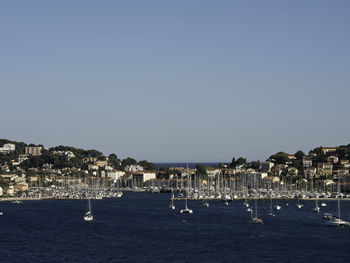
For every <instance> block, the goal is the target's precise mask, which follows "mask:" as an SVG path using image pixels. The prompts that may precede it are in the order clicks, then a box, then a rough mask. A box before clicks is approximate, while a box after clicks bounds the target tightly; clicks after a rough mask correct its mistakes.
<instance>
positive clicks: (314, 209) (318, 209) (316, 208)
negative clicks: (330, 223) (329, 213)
mask: <svg viewBox="0 0 350 263" xmlns="http://www.w3.org/2000/svg"><path fill="white" fill-rule="evenodd" d="M312 211H313V212H314V213H319V212H320V207H319V206H316V207H314V208H313V209H312Z"/></svg>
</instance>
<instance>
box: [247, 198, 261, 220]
mask: <svg viewBox="0 0 350 263" xmlns="http://www.w3.org/2000/svg"><path fill="white" fill-rule="evenodd" d="M250 216H251V220H250V221H249V223H251V224H264V222H263V221H262V219H261V218H258V202H257V199H255V217H253V211H251V213H250Z"/></svg>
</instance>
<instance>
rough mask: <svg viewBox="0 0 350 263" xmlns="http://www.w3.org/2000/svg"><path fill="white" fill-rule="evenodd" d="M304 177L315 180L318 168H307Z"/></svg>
mask: <svg viewBox="0 0 350 263" xmlns="http://www.w3.org/2000/svg"><path fill="white" fill-rule="evenodd" d="M304 176H305V177H306V178H314V177H315V176H316V168H315V167H306V168H305V169H304Z"/></svg>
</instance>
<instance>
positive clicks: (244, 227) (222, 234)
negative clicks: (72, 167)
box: [0, 192, 350, 263]
mask: <svg viewBox="0 0 350 263" xmlns="http://www.w3.org/2000/svg"><path fill="white" fill-rule="evenodd" d="M168 200H169V194H159V195H154V194H150V193H133V192H125V194H124V196H123V197H122V198H119V199H105V200H98V201H97V200H96V201H94V200H93V201H92V207H93V213H94V215H95V218H96V220H95V221H93V222H85V221H83V214H84V212H85V211H86V208H87V202H86V201H25V202H24V203H23V204H21V205H15V204H12V203H9V202H0V210H1V211H4V215H3V216H0V262H191V263H193V262H310V261H314V262H317V261H320V262H349V256H350V229H349V228H332V227H326V226H323V225H322V223H323V221H322V219H321V214H314V213H312V212H311V211H310V210H311V208H312V207H313V206H314V202H312V201H309V202H305V206H304V208H303V209H297V208H296V205H295V202H291V201H288V203H289V206H286V203H287V202H286V201H283V202H280V204H282V210H281V211H275V213H276V217H273V218H272V217H268V216H267V214H268V212H269V201H259V203H258V207H259V215H260V217H261V218H262V219H263V220H264V225H252V224H248V223H247V222H248V219H249V214H248V213H247V212H245V208H244V207H243V205H242V201H234V202H233V203H230V205H229V206H225V205H224V204H223V203H222V202H219V201H217V202H211V203H210V205H211V206H210V207H209V208H205V207H202V206H201V202H199V201H190V202H189V207H190V208H192V209H193V210H194V213H193V214H192V215H182V214H180V213H179V209H182V208H183V206H184V202H183V201H178V202H176V203H175V205H176V210H175V211H171V210H169V208H168V204H169V203H168ZM327 204H328V206H327V207H326V208H325V209H323V210H324V211H322V212H333V211H335V209H336V202H335V201H328V202H327ZM342 208H343V211H344V213H343V217H344V218H345V219H350V201H343V202H342ZM321 209H322V208H321Z"/></svg>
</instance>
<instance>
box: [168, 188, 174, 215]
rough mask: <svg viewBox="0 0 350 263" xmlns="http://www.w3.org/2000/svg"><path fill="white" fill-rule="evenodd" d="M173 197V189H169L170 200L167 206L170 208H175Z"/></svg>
mask: <svg viewBox="0 0 350 263" xmlns="http://www.w3.org/2000/svg"><path fill="white" fill-rule="evenodd" d="M174 198H175V197H174V192H173V189H171V198H170V200H171V202H170V204H169V208H170V209H172V210H175V205H174Z"/></svg>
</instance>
